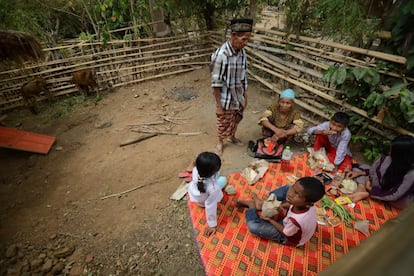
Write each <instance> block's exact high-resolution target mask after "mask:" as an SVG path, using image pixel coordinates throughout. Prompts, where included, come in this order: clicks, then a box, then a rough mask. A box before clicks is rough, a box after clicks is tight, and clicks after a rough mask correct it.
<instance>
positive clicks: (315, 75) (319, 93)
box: [210, 28, 414, 136]
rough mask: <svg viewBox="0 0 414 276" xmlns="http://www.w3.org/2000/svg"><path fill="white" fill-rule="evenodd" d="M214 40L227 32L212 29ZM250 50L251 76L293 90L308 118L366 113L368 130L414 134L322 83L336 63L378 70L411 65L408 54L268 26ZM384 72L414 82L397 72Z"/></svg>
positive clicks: (256, 32) (218, 40)
mask: <svg viewBox="0 0 414 276" xmlns="http://www.w3.org/2000/svg"><path fill="white" fill-rule="evenodd" d="M210 39H211V40H212V43H213V45H214V47H218V46H219V45H221V44H222V41H223V34H222V33H219V32H212V33H210ZM246 52H247V55H248V60H249V69H248V71H249V76H250V78H251V79H253V80H255V81H257V82H258V83H260V84H261V85H262V87H265V88H266V89H267V90H269V91H271V92H272V93H275V94H279V93H281V91H282V90H284V89H286V88H293V89H294V90H295V91H296V92H297V94H298V98H297V99H296V103H297V105H299V106H300V107H301V108H303V109H304V110H305V111H307V112H305V115H304V116H303V117H304V119H306V120H308V121H310V122H311V123H313V124H314V123H316V122H320V121H321V120H326V119H329V118H330V117H331V116H332V114H333V113H335V112H336V111H351V112H354V113H356V114H358V115H360V116H362V117H364V118H365V119H366V120H367V121H368V122H369V129H370V130H371V131H374V132H376V133H378V134H380V135H383V136H388V134H389V133H388V134H387V132H390V131H391V133H392V132H397V133H401V134H410V135H414V134H413V133H412V132H410V131H409V130H407V129H405V128H404V127H401V126H400V127H397V128H389V127H386V126H384V125H383V124H382V123H381V120H380V119H379V118H378V117H370V116H368V114H367V112H366V111H365V110H362V109H360V108H357V107H355V106H352V105H350V104H348V103H346V102H344V101H342V100H341V99H340V98H341V97H340V96H341V94H343V93H344V92H342V91H339V90H337V89H335V87H331V86H330V85H329V84H327V83H324V82H322V81H321V78H322V75H323V72H324V71H325V70H326V69H328V68H329V66H331V65H335V64H336V65H337V64H340V65H349V66H352V67H366V68H375V66H376V65H377V63H378V62H380V61H387V62H391V63H395V65H396V66H397V67H398V66H400V67H402V66H404V65H405V63H406V58H405V57H401V56H396V55H390V54H386V53H382V52H378V51H371V50H367V49H361V48H357V47H352V46H348V45H343V44H340V43H335V42H331V41H325V40H322V39H315V38H310V37H305V36H299V37H297V36H294V35H288V34H286V33H284V32H281V31H275V30H269V29H264V28H255V30H254V34H253V36H252V38H251V40H250V42H249V45H248V46H246ZM356 56H357V57H356ZM380 73H381V74H387V75H388V76H391V77H395V78H401V79H404V81H409V82H413V81H414V79H410V78H406V77H405V76H403V75H400V74H399V73H397V72H390V71H387V72H385V71H382V72H380ZM250 93H253V92H252V91H251V92H250ZM361 100H363V99H361ZM269 104H270V102H269Z"/></svg>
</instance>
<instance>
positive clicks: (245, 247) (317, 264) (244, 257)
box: [188, 154, 399, 275]
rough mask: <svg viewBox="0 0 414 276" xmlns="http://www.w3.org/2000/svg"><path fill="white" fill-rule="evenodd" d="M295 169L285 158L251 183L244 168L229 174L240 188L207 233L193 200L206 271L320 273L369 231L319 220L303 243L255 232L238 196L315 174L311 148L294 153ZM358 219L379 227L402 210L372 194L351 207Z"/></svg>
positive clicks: (192, 210)
mask: <svg viewBox="0 0 414 276" xmlns="http://www.w3.org/2000/svg"><path fill="white" fill-rule="evenodd" d="M292 160H293V162H292V163H293V164H292V171H291V172H289V173H284V172H282V171H281V170H280V164H279V163H274V164H270V165H269V169H268V171H267V172H266V174H265V175H264V176H263V178H262V179H261V180H259V181H258V182H256V183H255V184H254V185H249V184H248V182H247V181H246V179H245V178H244V177H243V176H241V175H240V174H239V173H236V174H231V175H229V179H228V183H229V184H233V185H234V186H235V187H236V190H237V194H236V195H232V196H228V195H225V196H224V198H223V200H222V202H221V203H220V204H219V207H218V208H219V210H218V223H219V225H218V227H217V232H216V234H214V235H212V236H211V237H208V238H206V237H205V236H204V235H203V231H204V228H205V227H206V219H205V212H204V209H203V208H201V207H199V206H197V205H196V204H194V203H191V202H190V201H189V202H188V207H189V210H190V216H191V220H192V224H193V229H194V234H195V238H196V241H197V245H198V249H199V252H200V256H201V260H202V263H203V265H204V268H205V272H206V275H316V274H317V273H319V272H321V271H322V270H323V269H325V268H326V267H328V266H329V265H330V264H332V263H333V262H335V261H336V260H337V259H338V258H340V257H341V256H343V255H344V254H346V253H347V252H348V251H349V250H350V249H351V248H353V247H355V246H357V245H358V244H360V243H361V241H363V240H364V239H365V238H367V237H366V236H365V235H364V234H362V233H360V232H359V231H357V230H355V229H354V228H353V227H346V226H345V224H344V223H343V222H342V223H341V224H340V225H338V226H336V227H332V226H328V225H324V226H322V225H318V227H317V230H316V232H315V234H314V235H313V237H312V238H311V240H310V241H308V242H307V243H306V244H305V245H304V247H303V248H294V247H289V246H283V245H280V244H278V243H276V242H274V241H269V240H266V239H262V238H259V237H256V236H254V235H252V234H250V232H249V230H248V229H247V225H246V220H245V210H246V209H245V208H241V207H237V206H236V205H235V200H236V199H237V198H241V199H249V198H251V197H250V192H251V191H253V192H256V193H257V194H258V195H260V197H262V196H263V195H268V193H269V192H270V191H272V190H273V189H275V188H277V187H279V186H282V185H284V184H287V183H289V181H288V180H287V176H289V175H294V176H296V177H297V178H300V177H303V176H311V175H313V171H312V170H311V169H310V168H309V166H308V165H307V154H302V155H298V156H294V158H293V159H292ZM347 208H348V210H350V212H351V214H353V215H354V216H355V218H357V219H361V220H368V221H369V230H370V232H372V231H377V230H378V229H379V228H380V226H381V224H383V223H385V222H386V221H387V220H390V219H392V218H394V217H395V216H397V215H398V213H399V211H398V210H397V209H394V208H391V207H390V206H388V205H384V204H382V203H380V202H376V201H373V200H371V199H367V200H363V201H360V202H358V203H357V204H356V206H355V208H353V209H352V208H349V207H347Z"/></svg>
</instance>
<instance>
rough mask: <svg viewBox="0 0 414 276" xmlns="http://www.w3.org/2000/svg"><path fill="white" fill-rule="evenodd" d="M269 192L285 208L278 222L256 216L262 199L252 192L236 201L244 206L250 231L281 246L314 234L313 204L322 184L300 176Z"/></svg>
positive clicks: (321, 191) (305, 238) (299, 241)
mask: <svg viewBox="0 0 414 276" xmlns="http://www.w3.org/2000/svg"><path fill="white" fill-rule="evenodd" d="M270 194H275V196H276V198H277V200H279V201H283V203H282V205H281V206H282V208H286V209H288V211H287V214H286V216H285V217H284V218H283V220H282V221H279V222H278V221H276V220H275V219H274V218H264V217H262V216H259V214H258V211H260V210H261V208H262V205H263V201H262V200H260V199H259V198H258V197H257V195H256V194H254V193H252V196H253V200H237V205H239V206H246V207H248V208H249V209H248V210H247V211H246V222H247V227H248V228H249V230H250V232H251V233H252V234H254V235H257V236H259V237H262V238H266V239H270V240H274V241H277V242H279V243H281V244H284V245H290V246H301V245H303V244H305V243H306V242H307V241H308V240H309V239H310V238H311V237H312V235H313V233H315V230H316V225H317V216H316V207H315V206H314V203H315V202H317V201H318V200H320V199H321V198H322V197H323V195H324V194H325V187H324V186H323V184H322V182H321V181H319V180H318V179H316V178H315V177H302V178H300V179H298V180H297V181H296V182H295V184H293V185H292V186H291V185H286V186H282V187H280V188H278V189H276V190H274V191H272V192H270Z"/></svg>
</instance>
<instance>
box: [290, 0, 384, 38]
mask: <svg viewBox="0 0 414 276" xmlns="http://www.w3.org/2000/svg"><path fill="white" fill-rule="evenodd" d="M365 4H366V1H364V0H287V1H286V2H285V12H286V16H287V25H288V29H289V30H290V31H293V32H294V33H296V34H300V33H305V32H307V31H308V30H310V31H316V32H318V33H320V32H322V33H323V34H324V35H325V36H330V37H333V38H335V39H336V40H345V41H348V42H350V43H352V44H355V45H361V44H362V38H364V37H365V38H370V37H371V36H372V35H373V34H374V31H375V30H376V29H377V28H378V26H379V24H378V22H379V20H378V19H377V18H375V17H369V18H368V17H367V15H366V11H365Z"/></svg>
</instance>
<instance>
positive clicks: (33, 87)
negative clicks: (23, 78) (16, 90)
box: [20, 77, 53, 114]
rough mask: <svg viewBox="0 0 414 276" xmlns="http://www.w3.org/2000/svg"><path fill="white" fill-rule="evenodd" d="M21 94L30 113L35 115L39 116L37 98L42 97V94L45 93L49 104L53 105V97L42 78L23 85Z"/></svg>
mask: <svg viewBox="0 0 414 276" xmlns="http://www.w3.org/2000/svg"><path fill="white" fill-rule="evenodd" d="M20 92H21V94H22V97H23V100H24V101H25V102H26V104H27V106H28V107H29V109H30V111H31V112H32V113H33V114H37V113H38V112H37V108H36V98H37V97H38V96H40V93H41V92H45V93H46V95H47V98H48V100H49V104H51V103H52V100H53V97H52V94H51V93H50V91H49V89H48V88H47V83H46V80H45V79H44V78H42V77H36V78H34V79H32V80H30V81H28V82H26V83H25V84H23V85H22V87H21V89H20Z"/></svg>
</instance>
